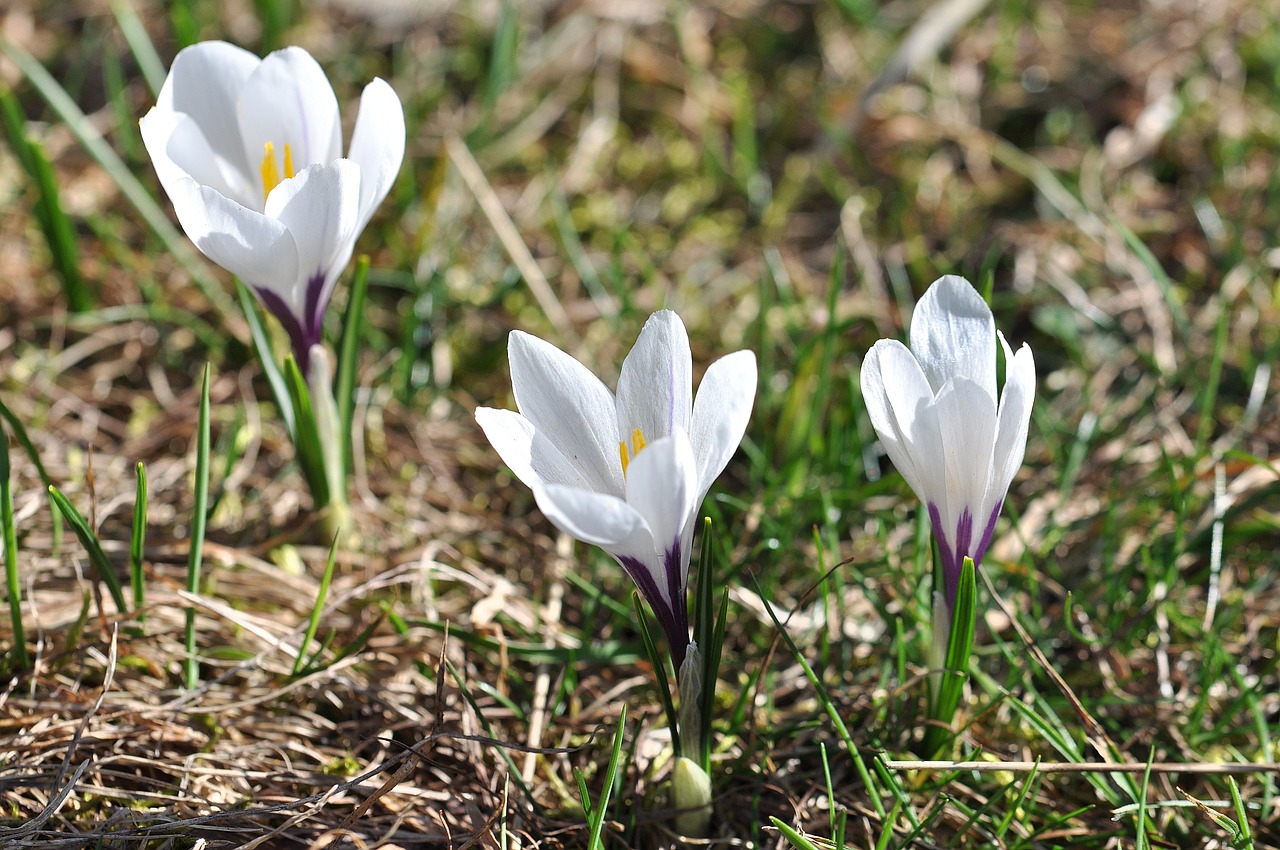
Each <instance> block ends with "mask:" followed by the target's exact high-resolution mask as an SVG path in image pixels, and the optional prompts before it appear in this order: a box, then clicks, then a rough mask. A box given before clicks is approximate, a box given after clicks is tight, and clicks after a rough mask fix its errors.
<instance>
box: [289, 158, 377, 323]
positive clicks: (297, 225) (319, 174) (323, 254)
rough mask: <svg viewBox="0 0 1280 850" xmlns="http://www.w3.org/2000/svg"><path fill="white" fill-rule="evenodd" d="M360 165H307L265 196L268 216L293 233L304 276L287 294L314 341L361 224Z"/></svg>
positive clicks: (348, 162) (336, 162) (348, 161)
mask: <svg viewBox="0 0 1280 850" xmlns="http://www.w3.org/2000/svg"><path fill="white" fill-rule="evenodd" d="M359 204H360V169H359V168H358V167H357V166H356V164H355V163H353V162H351V161H350V160H345V159H339V160H335V161H334V162H332V163H330V164H328V165H312V166H309V167H307V168H304V169H303V170H302V171H301V172H300V173H299V174H298V175H297V176H296V177H294V178H292V179H289V180H284V181H281V183H280V185H278V186H276V187H275V189H274V190H273V191H272V192H271V195H270V197H268V198H267V206H266V215H267V216H269V217H271V218H274V219H276V220H278V221H279V222H280V223H281V224H283V225H284V226H285V227H287V228H288V229H289V232H290V233H292V234H293V239H294V243H295V245H296V246H297V251H298V264H299V269H300V271H302V272H303V274H305V277H302V278H300V279H296V280H295V281H294V288H293V289H292V290H291V291H290V292H289V293H288V294H286V293H285V292H281V291H280V289H279V288H278V287H272V289H275V290H276V291H277V292H280V294H281V297H283V298H284V299H285V300H286V301H287V302H288V303H290V304H291V305H292V306H293V307H294V309H295V310H296V311H297V315H298V317H299V320H300V323H301V325H302V328H303V331H304V334H305V335H306V336H307V338H308V340H309V341H310V343H313V344H314V343H316V342H319V341H320V327H321V324H322V322H323V319H324V310H325V307H327V306H328V303H329V298H330V296H331V295H332V293H333V287H334V284H335V283H336V282H337V278H338V275H339V274H341V272H342V270H343V269H344V268H345V267H346V265H347V261H348V260H350V259H351V252H352V249H353V247H354V245H355V238H356V233H357V230H356V228H357V226H358V224H359Z"/></svg>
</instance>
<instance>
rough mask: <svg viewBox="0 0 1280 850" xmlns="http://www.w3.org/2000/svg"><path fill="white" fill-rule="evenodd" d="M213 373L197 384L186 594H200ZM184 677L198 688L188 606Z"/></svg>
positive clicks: (191, 687) (191, 608) (193, 631)
mask: <svg viewBox="0 0 1280 850" xmlns="http://www.w3.org/2000/svg"><path fill="white" fill-rule="evenodd" d="M212 373H213V370H212V368H211V367H210V366H209V364H208V363H206V364H205V367H204V378H203V379H202V380H201V382H200V414H199V422H198V425H197V426H196V480H195V497H194V500H193V503H192V507H191V547H190V549H189V552H188V558H187V592H188V593H193V594H194V593H199V592H200V567H201V565H202V564H203V561H204V531H205V524H206V522H207V521H208V516H209V515H208V512H207V506H208V504H209V382H210V380H211V378H212ZM186 649H187V662H186V676H185V678H184V682H185V684H186V687H187V690H194V689H195V688H196V686H197V685H199V684H200V665H199V663H198V662H197V660H196V609H195V606H192V605H188V606H187V610H186Z"/></svg>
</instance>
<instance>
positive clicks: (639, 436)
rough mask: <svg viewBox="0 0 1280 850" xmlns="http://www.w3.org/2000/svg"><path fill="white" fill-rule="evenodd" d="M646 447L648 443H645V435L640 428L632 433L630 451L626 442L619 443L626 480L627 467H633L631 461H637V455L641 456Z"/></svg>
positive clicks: (619, 453) (619, 452)
mask: <svg viewBox="0 0 1280 850" xmlns="http://www.w3.org/2000/svg"><path fill="white" fill-rule="evenodd" d="M645 445H646V443H645V441H644V434H643V433H641V431H640V429H639V428H637V429H635V430H634V431H632V432H631V448H630V450H628V449H627V441H626V440H623V441H621V442H620V443H618V455H619V456H620V457H621V458H622V476H623V477H624V478H625V477H626V475H627V467H628V466H630V465H631V461H632V460H633V459H635V456H636V455H638V454H640V452H641V450H643V449H644V447H645Z"/></svg>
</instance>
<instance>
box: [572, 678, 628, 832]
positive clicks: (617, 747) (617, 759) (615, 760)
mask: <svg viewBox="0 0 1280 850" xmlns="http://www.w3.org/2000/svg"><path fill="white" fill-rule="evenodd" d="M626 730H627V706H626V704H625V703H623V705H622V712H621V714H620V715H619V716H618V731H617V732H615V733H614V735H613V750H612V752H610V754H609V766H608V767H607V768H605V771H604V784H603V785H602V786H601V788H600V801H599V802H598V803H596V804H595V805H594V806H592V807H591V815H590V824H589V825H590V828H591V832H590V835H589V837H588V839H587V847H588V850H604V841H603V840H602V836H603V834H604V822H605V818H606V816H607V815H608V809H609V797H610V796H611V795H612V794H613V786H614V785H615V784H616V783H617V781H618V766H619V765H620V764H621V762H622V741H623V738H624V733H625V732H626ZM583 801H584V805H585V804H586V797H585V796H584V797H583Z"/></svg>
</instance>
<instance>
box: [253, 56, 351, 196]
mask: <svg viewBox="0 0 1280 850" xmlns="http://www.w3.org/2000/svg"><path fill="white" fill-rule="evenodd" d="M237 116H238V118H239V121H240V132H241V134H242V136H243V138H244V152H245V153H244V155H245V159H246V160H247V161H248V162H249V163H250V165H251V167H252V168H253V170H254V173H257V171H258V169H259V167H260V163H261V162H262V158H263V155H264V153H265V151H266V145H267V143H271V144H272V145H273V146H274V149H275V155H276V156H277V157H283V156H284V146H285V145H288V146H289V148H290V155H291V157H292V160H293V167H294V171H295V173H296V172H298V171H301V170H302V169H304V168H306V167H307V166H308V165H315V164H317V163H328V162H332V161H333V160H335V159H337V158H338V157H340V156H342V128H341V125H340V122H339V117H338V98H337V97H336V96H335V95H334V93H333V87H332V86H331V85H329V80H328V78H327V77H325V75H324V71H323V70H321V69H320V66H319V64H317V63H316V60H315V59H313V58H311V54H310V53H308V52H307V51H305V50H303V49H302V48H301V47H286V48H284V49H283V50H277V51H276V52H274V53H272V54H271V55H269V56H267V58H265V59H263V60H262V64H260V65H259V66H258V67H257V69H256V70H254V72H253V74H252V75H251V76H250V77H249V79H248V80H246V81H245V84H244V88H243V90H242V91H241V93H240V102H239V108H238V111H237Z"/></svg>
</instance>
